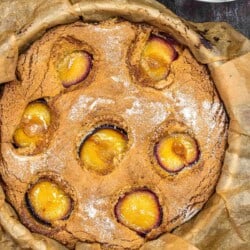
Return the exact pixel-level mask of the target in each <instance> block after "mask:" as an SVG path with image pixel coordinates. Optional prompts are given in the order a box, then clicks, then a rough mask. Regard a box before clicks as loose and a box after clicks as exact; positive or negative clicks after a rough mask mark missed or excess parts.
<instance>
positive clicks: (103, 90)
mask: <svg viewBox="0 0 250 250" xmlns="http://www.w3.org/2000/svg"><path fill="white" fill-rule="evenodd" d="M151 32H154V33H157V32H158V31H157V30H156V29H154V28H152V27H150V26H147V25H142V24H141V25H136V24H132V23H129V22H127V21H121V20H109V21H105V22H101V23H98V24H87V23H82V22H77V23H74V24H71V25H65V26H60V27H57V28H55V29H52V30H51V31H49V32H47V34H46V35H44V36H43V37H42V38H41V39H40V40H38V41H36V42H35V43H34V44H33V45H32V46H31V47H30V48H29V49H28V50H27V51H26V53H24V54H22V55H21V56H20V58H19V63H18V69H17V71H18V76H19V80H18V81H15V82H11V83H10V84H7V85H6V86H5V88H4V93H3V96H2V99H1V121H2V124H1V140H2V146H1V151H2V152H1V153H2V157H3V163H2V166H1V174H2V178H3V181H4V183H5V190H6V194H7V197H8V200H9V202H10V203H11V204H12V205H13V206H14V208H15V209H16V211H17V213H18V214H19V217H20V219H21V221H22V222H23V223H24V224H25V225H26V226H28V227H29V228H30V229H31V230H32V231H34V232H37V233H42V234H45V235H48V236H50V237H52V238H55V239H57V240H58V241H60V242H62V243H63V244H66V245H68V246H69V247H73V246H74V244H75V243H76V242H77V241H79V240H80V241H87V242H98V243H101V244H103V245H105V246H107V247H108V248H112V247H114V248H115V247H120V248H129V249H135V248H138V247H140V246H141V245H143V243H144V242H145V240H147V239H154V238H156V237H157V236H158V235H160V234H161V233H163V232H167V231H170V230H172V229H173V228H175V227H176V226H178V225H180V224H181V223H183V222H185V221H187V220H188V219H190V218H191V217H192V216H193V215H194V214H196V213H197V212H198V211H199V210H200V209H201V208H202V206H203V205H204V203H205V202H206V201H207V199H208V198H209V196H210V195H211V194H212V192H213V190H214V187H215V184H216V182H217V179H218V177H219V173H220V168H221V161H222V159H223V156H224V149H225V143H226V124H227V123H226V113H225V111H224V107H223V104H222V103H221V101H220V99H219V97H218V95H217V92H216V90H215V88H214V86H213V82H212V81H211V79H210V77H209V74H208V72H207V70H206V68H205V66H203V65H201V64H199V63H197V61H196V60H195V59H194V57H193V56H192V54H191V53H190V52H189V50H188V49H187V48H185V47H183V48H181V49H180V50H179V51H178V53H179V56H178V59H177V60H175V61H174V62H173V63H172V65H171V70H170V73H169V75H168V84H167V85H166V86H165V85H164V88H161V89H158V88H154V87H152V86H145V85H143V84H141V83H140V82H139V81H137V79H138V78H137V76H136V74H137V72H136V70H135V69H134V67H133V65H134V64H133V63H134V62H136V58H135V56H136V55H137V54H138V53H139V52H138V49H140V47H142V46H143V44H144V43H145V37H147V36H148V35H149V34H150V33H151ZM136 45H137V46H136ZM139 45H140V46H139ZM81 49H82V50H86V51H88V52H89V53H90V54H92V56H93V66H92V69H91V71H90V73H89V75H88V77H87V78H86V79H85V80H84V81H83V82H82V83H80V84H78V85H75V86H72V87H70V88H67V89H65V88H64V87H63V86H62V84H61V83H60V81H59V79H58V76H57V70H56V67H55V65H56V62H57V61H58V58H61V57H62V55H63V54H64V53H65V51H73V50H81ZM40 98H45V99H46V100H47V103H48V105H49V107H50V109H51V110H52V112H53V114H54V116H53V120H52V124H53V126H52V131H51V136H50V138H49V140H48V141H47V142H46V144H44V145H43V147H42V148H41V150H40V151H39V153H38V154H29V153H28V152H20V151H18V149H16V148H14V147H13V139H12V138H13V133H14V131H15V129H16V127H17V126H18V124H19V122H20V120H21V116H22V113H23V110H24V109H25V107H26V106H27V105H28V103H30V102H31V101H34V100H37V99H40ZM109 123H110V124H115V125H117V126H119V127H121V128H123V129H124V130H126V131H127V133H128V138H129V149H128V151H127V152H126V153H125V154H124V157H123V159H122V160H121V162H120V163H119V164H118V165H117V166H116V167H115V168H114V170H113V171H112V172H111V173H108V174H106V175H98V174H96V173H94V172H92V171H89V170H88V169H86V168H84V166H82V164H81V163H80V161H79V157H78V149H79V146H80V144H81V142H82V139H83V137H84V136H85V135H86V134H87V133H89V131H91V130H92V129H93V128H95V127H97V126H99V125H101V124H109ZM166 131H167V132H171V133H175V132H185V133H190V134H192V135H193V136H194V137H195V138H196V140H197V142H198V144H199V150H200V157H199V160H198V161H196V162H195V163H194V164H193V165H192V166H190V167H188V168H185V169H184V170H182V171H181V172H179V173H177V174H169V173H167V172H166V171H163V170H162V169H161V168H159V166H157V162H156V161H155V159H154V157H153V148H154V144H155V142H156V141H157V140H158V139H159V137H160V136H162V135H163V134H164V133H166ZM44 176H45V177H49V178H50V179H52V180H55V181H56V182H57V183H59V184H61V186H62V188H64V189H65V191H66V192H67V193H68V194H69V195H70V196H71V198H72V200H73V201H74V206H73V209H72V213H71V215H70V217H69V218H68V219H67V220H63V221H60V222H58V223H55V224H53V225H52V226H47V225H44V224H42V223H40V222H39V221H37V220H36V219H35V218H34V217H33V216H32V215H31V214H30V212H29V211H28V210H27V207H26V203H25V198H24V197H25V193H26V191H27V189H28V187H29V185H30V183H33V182H35V181H36V180H37V179H38V177H44ZM143 187H147V188H148V189H150V190H152V191H153V192H154V193H155V194H156V195H157V197H158V198H159V202H160V205H161V207H162V214H163V218H162V223H161V225H160V226H159V227H157V228H155V229H153V230H152V231H151V232H150V233H148V234H147V236H146V238H144V237H142V236H140V235H138V234H137V233H136V232H134V231H132V230H130V229H129V228H127V227H125V226H123V225H122V224H120V223H119V222H118V221H117V219H116V218H115V214H114V206H115V204H116V202H117V200H118V199H119V197H120V195H121V194H123V193H125V192H128V191H130V190H133V188H143Z"/></svg>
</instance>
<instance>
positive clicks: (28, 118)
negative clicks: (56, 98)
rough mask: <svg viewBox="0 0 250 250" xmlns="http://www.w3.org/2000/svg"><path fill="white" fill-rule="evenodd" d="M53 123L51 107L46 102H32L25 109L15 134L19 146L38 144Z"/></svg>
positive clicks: (14, 137)
mask: <svg viewBox="0 0 250 250" xmlns="http://www.w3.org/2000/svg"><path fill="white" fill-rule="evenodd" d="M50 123H51V113H50V109H49V107H48V106H47V104H46V103H43V102H32V103H30V104H29V105H28V106H27V107H26V108H25V110H24V113H23V116H22V119H21V122H20V124H19V126H18V128H17V129H16V130H15V132H14V135H13V140H14V143H15V145H16V146H17V147H21V148H24V147H32V146H34V147H35V146H37V145H38V144H39V143H41V142H42V141H43V140H44V134H45V133H46V132H47V130H48V128H49V125H50Z"/></svg>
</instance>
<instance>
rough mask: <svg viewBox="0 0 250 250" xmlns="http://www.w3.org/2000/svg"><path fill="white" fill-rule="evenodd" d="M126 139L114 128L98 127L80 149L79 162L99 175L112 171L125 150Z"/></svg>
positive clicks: (120, 131)
mask: <svg viewBox="0 0 250 250" xmlns="http://www.w3.org/2000/svg"><path fill="white" fill-rule="evenodd" d="M127 144H128V137H127V135H126V133H125V132H124V131H123V130H121V129H118V128H116V127H111V126H109V127H100V128H97V129H95V131H94V132H93V133H92V134H90V136H87V137H86V139H85V140H84V141H83V143H82V145H81V147H80V152H79V153H80V160H81V161H82V163H83V164H84V166H86V167H87V168H88V169H91V170H94V171H95V172H97V173H99V174H107V173H109V172H110V171H111V170H113V168H114V166H115V163H116V161H119V160H120V159H121V157H122V155H123V153H124V152H125V151H126V150H127Z"/></svg>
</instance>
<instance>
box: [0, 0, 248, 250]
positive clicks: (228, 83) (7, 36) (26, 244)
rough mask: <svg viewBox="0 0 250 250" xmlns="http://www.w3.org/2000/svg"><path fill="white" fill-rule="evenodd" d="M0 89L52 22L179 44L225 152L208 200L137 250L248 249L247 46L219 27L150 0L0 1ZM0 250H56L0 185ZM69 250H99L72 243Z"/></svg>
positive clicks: (243, 39) (61, 248)
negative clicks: (215, 100) (219, 106)
mask: <svg viewBox="0 0 250 250" xmlns="http://www.w3.org/2000/svg"><path fill="white" fill-rule="evenodd" d="M0 12H1V16H0V83H5V82H8V81H12V80H14V79H15V77H16V76H15V72H16V64H17V59H18V54H19V53H21V52H22V51H24V50H25V49H26V48H28V46H29V45H30V44H31V43H32V42H33V41H34V40H36V39H37V38H39V37H40V36H41V35H43V34H44V33H45V32H46V30H47V29H49V28H51V27H54V26H56V25H59V24H66V23H71V22H74V21H76V20H79V19H82V20H83V21H102V20H105V19H108V18H111V17H117V16H120V17H123V18H125V19H128V20H130V21H133V22H147V23H149V24H151V25H154V26H156V27H158V28H160V29H161V30H162V31H164V32H167V33H170V34H171V35H172V36H173V37H174V38H175V39H177V40H178V41H180V42H181V43H183V44H185V45H187V46H188V47H189V49H190V50H191V51H192V53H193V54H194V56H195V57H196V59H197V60H198V61H199V62H200V63H203V64H207V65H208V68H209V70H210V72H211V76H212V78H213V80H214V82H215V85H216V87H217V89H218V92H219V94H220V96H221V98H222V100H223V102H224V104H225V107H226V110H227V112H228V115H229V118H230V125H229V132H228V133H229V136H228V148H227V150H226V153H225V159H224V164H223V169H222V173H221V176H220V179H219V182H218V184H217V187H216V192H215V194H214V195H213V196H212V197H211V198H210V199H209V201H208V202H207V203H206V205H205V207H204V208H203V209H202V211H201V212H200V213H198V215H196V216H195V217H194V218H192V219H191V220H190V221H188V222H186V223H185V224H183V225H181V226H180V227H178V228H176V229H175V230H174V231H173V232H171V233H166V234H164V235H162V236H161V237H159V238H158V239H156V240H152V241H149V242H146V243H145V244H144V245H143V246H142V247H141V250H149V249H155V250H163V249H164V250H180V249H182V250H197V249H201V250H203V249H204V250H206V249H207V250H210V249H213V250H216V249H218V250H224V249H225V250H229V249H230V250H234V249H235V250H236V249H237V250H238V249H250V182H249V178H250V80H249V79H250V71H249V65H248V64H249V62H250V41H249V40H248V39H247V38H246V37H244V36H243V35H242V34H240V33H239V32H237V31H236V30H234V29H233V28H232V27H231V26H230V25H229V24H227V23H192V22H188V21H186V20H183V19H181V18H179V17H178V16H176V15H175V14H174V13H172V12H171V11H170V10H168V9H167V8H166V7H165V6H163V5H161V4H160V3H158V2H157V1H155V0H144V1H141V0H71V1H69V0H54V1H49V0H36V1H31V0H1V2H0ZM0 249H5V250H14V249H15V250H16V249H37V250H57V249H58V250H64V249H66V248H65V247H64V246H62V245H61V244H59V243H57V242H56V241H54V240H52V239H49V238H47V237H45V236H42V235H38V234H34V233H31V232H30V231H29V230H28V229H27V228H25V227H24V226H23V225H22V224H21V223H20V222H19V220H18V217H17V215H16V214H15V212H14V210H13V209H12V208H11V206H10V205H9V204H8V203H7V202H6V201H5V195H4V193H3V191H2V189H1V187H0ZM75 249H76V250H100V249H102V246H101V245H100V244H98V243H96V244H90V243H84V242H78V243H77V244H76V247H75Z"/></svg>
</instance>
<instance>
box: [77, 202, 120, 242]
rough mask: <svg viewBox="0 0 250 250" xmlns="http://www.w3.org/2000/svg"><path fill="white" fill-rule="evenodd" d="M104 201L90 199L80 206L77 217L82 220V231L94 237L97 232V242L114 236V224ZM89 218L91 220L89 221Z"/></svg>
mask: <svg viewBox="0 0 250 250" xmlns="http://www.w3.org/2000/svg"><path fill="white" fill-rule="evenodd" d="M106 205H107V200H106V199H102V198H100V199H97V197H90V198H89V199H88V200H86V202H85V204H83V205H82V206H80V210H81V212H80V213H79V216H81V218H82V227H83V228H84V231H85V232H87V233H89V234H92V235H93V236H96V230H97V231H98V232H99V234H98V235H99V237H100V238H99V239H98V240H99V241H107V240H110V239H111V238H112V237H113V235H114V230H115V224H114V222H113V221H112V219H111V218H110V215H109V214H108V211H107V209H105V206H106ZM90 218H91V220H90Z"/></svg>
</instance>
